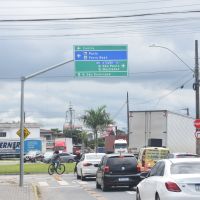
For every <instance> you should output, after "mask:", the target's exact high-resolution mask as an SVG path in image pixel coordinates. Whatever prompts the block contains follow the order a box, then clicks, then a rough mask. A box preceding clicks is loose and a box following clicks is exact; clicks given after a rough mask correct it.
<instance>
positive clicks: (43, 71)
mask: <svg viewBox="0 0 200 200" xmlns="http://www.w3.org/2000/svg"><path fill="white" fill-rule="evenodd" d="M73 61H74V60H69V61H65V62H62V63H59V64H56V65H53V66H51V67H48V68H46V69H43V70H41V71H39V72H36V73H34V74H31V75H29V76H26V77H22V78H21V108H20V180H19V186H21V187H22V186H23V182H24V181H23V179H24V83H25V81H26V80H28V79H31V78H33V77H35V76H38V75H40V74H43V73H45V72H47V71H50V70H52V69H55V68H58V67H60V66H62V65H64V64H67V63H70V62H73Z"/></svg>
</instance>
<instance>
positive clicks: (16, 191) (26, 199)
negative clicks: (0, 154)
mask: <svg viewBox="0 0 200 200" xmlns="http://www.w3.org/2000/svg"><path fill="white" fill-rule="evenodd" d="M0 200H39V198H38V195H37V188H36V187H35V186H34V185H31V184H27V183H24V186H23V187H20V186H19V177H18V176H16V175H3V176H0Z"/></svg>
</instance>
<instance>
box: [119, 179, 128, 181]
mask: <svg viewBox="0 0 200 200" xmlns="http://www.w3.org/2000/svg"><path fill="white" fill-rule="evenodd" d="M119 181H129V178H119Z"/></svg>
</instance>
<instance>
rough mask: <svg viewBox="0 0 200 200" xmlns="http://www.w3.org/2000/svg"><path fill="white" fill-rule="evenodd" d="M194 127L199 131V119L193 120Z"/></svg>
mask: <svg viewBox="0 0 200 200" xmlns="http://www.w3.org/2000/svg"><path fill="white" fill-rule="evenodd" d="M194 126H195V127H196V128H199V129H200V119H195V120H194Z"/></svg>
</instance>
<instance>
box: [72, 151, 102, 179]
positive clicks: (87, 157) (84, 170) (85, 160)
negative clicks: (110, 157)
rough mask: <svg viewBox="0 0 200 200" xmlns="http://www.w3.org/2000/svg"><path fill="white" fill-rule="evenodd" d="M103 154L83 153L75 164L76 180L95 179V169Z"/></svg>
mask: <svg viewBox="0 0 200 200" xmlns="http://www.w3.org/2000/svg"><path fill="white" fill-rule="evenodd" d="M104 155H105V153H85V154H83V155H82V157H81V159H80V161H79V163H78V164H77V172H76V173H77V179H80V178H81V180H85V178H86V177H96V172H97V167H96V166H95V164H99V163H100V161H101V158H102V157H103V156H104Z"/></svg>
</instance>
